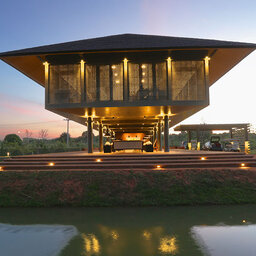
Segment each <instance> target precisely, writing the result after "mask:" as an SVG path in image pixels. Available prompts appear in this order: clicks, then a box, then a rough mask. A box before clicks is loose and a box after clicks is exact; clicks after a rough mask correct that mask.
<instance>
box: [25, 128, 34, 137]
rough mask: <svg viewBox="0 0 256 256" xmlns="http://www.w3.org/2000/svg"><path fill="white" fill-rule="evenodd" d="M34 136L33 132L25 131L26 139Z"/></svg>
mask: <svg viewBox="0 0 256 256" xmlns="http://www.w3.org/2000/svg"><path fill="white" fill-rule="evenodd" d="M32 134H33V132H31V131H29V130H27V129H26V131H25V137H26V138H31V137H32Z"/></svg>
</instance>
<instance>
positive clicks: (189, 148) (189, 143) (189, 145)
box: [188, 131, 192, 150]
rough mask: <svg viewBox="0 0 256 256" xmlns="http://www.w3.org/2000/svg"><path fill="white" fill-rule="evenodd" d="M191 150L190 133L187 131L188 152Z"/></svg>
mask: <svg viewBox="0 0 256 256" xmlns="http://www.w3.org/2000/svg"><path fill="white" fill-rule="evenodd" d="M191 149H192V144H191V131H188V150H191Z"/></svg>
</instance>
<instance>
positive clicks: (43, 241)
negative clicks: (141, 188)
mask: <svg viewBox="0 0 256 256" xmlns="http://www.w3.org/2000/svg"><path fill="white" fill-rule="evenodd" d="M255 211H256V206H221V207H219V206H211V207H171V208H103V209H102V208H76V209H74V208H73V209H71V208H67V209H1V210H0V222H2V223H5V224H0V255H3V256H5V255H8V256H13V255H33V256H70V255H72V256H76V255H77V256H78V255H79V256H81V255H83V256H93V255H95V256H110V255H111V256H121V255H122V256H128V255H129V256H131V255H132V256H157V255H158V256H172V255H175V256H179V255H186V256H187V255H189V256H202V255H209V256H231V255H232V256H238V255H239V256H241V255H243V256H255V255H256V245H255V244H256V243H255V238H256V216H255V214H254V212H255ZM38 224H40V225H38ZM254 243H255V244H254Z"/></svg>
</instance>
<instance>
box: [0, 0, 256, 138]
mask: <svg viewBox="0 0 256 256" xmlns="http://www.w3.org/2000/svg"><path fill="white" fill-rule="evenodd" d="M122 33H138V34H153V35H166V36H182V37H195V38H209V39H219V40H230V41H242V42H251V43H256V1H254V0H244V1H241V0H232V1H223V0H221V1H219V0H212V1H202V0H198V1H197V0H193V1H191V0H182V1H181V0H177V1H174V0H129V1H121V0H73V1H71V0H44V1H41V0H40V1H39V0H25V1H20V0H8V1H2V2H1V6H0V35H1V37H0V52H4V51H10V50H15V49H22V48H29V47H34V46H40V45H45V44H55V43H60V42H66V41H74V40H80V39H86V38H93V37H99V36H106V35H113V34H122ZM255 106H256V52H254V53H252V54H250V55H249V56H248V57H247V58H245V59H244V60H243V61H242V62H240V63H239V64H238V65H237V66H236V67H235V68H233V69H232V70H231V71H230V72H229V73H228V74H226V75H225V76H223V77H222V78H221V79H220V80H219V81H217V82H216V83H215V84H214V85H213V86H212V87H211V89H210V106H209V107H207V108H205V109H204V110H202V111H200V112H198V113H197V114H195V115H194V116H192V117H190V118H189V119H187V120H185V121H183V122H182V123H203V122H206V123H242V122H249V123H252V124H253V125H254V126H256V107H255ZM26 129H28V130H30V131H32V132H33V135H32V136H33V137H38V132H39V130H41V129H47V130H48V134H49V138H52V137H57V136H59V135H60V133H62V132H63V131H65V129H66V122H65V121H64V120H63V118H62V117H60V116H58V115H56V114H53V113H51V112H49V111H47V110H45V109H44V90H43V88H42V87H41V86H40V85H38V84H36V83H35V82H34V81H32V80H30V79H29V78H27V77H26V76H24V75H23V74H21V73H20V72H18V71H17V70H15V69H14V68H12V67H10V66H8V65H7V64H5V63H4V62H0V139H3V137H4V136H5V135H6V134H8V133H17V134H19V135H21V137H23V136H24V134H25V130H26ZM85 129H86V128H85V127H84V126H82V125H79V124H75V123H74V122H71V128H70V133H71V136H73V137H76V136H79V135H81V133H82V132H83V131H84V130H85Z"/></svg>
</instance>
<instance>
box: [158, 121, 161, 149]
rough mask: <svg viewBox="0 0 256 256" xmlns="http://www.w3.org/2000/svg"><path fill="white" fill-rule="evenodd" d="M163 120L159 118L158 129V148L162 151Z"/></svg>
mask: <svg viewBox="0 0 256 256" xmlns="http://www.w3.org/2000/svg"><path fill="white" fill-rule="evenodd" d="M161 130H162V129H161V120H160V119H159V120H158V131H157V148H158V151H162V143H161V142H162V141H161Z"/></svg>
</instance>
